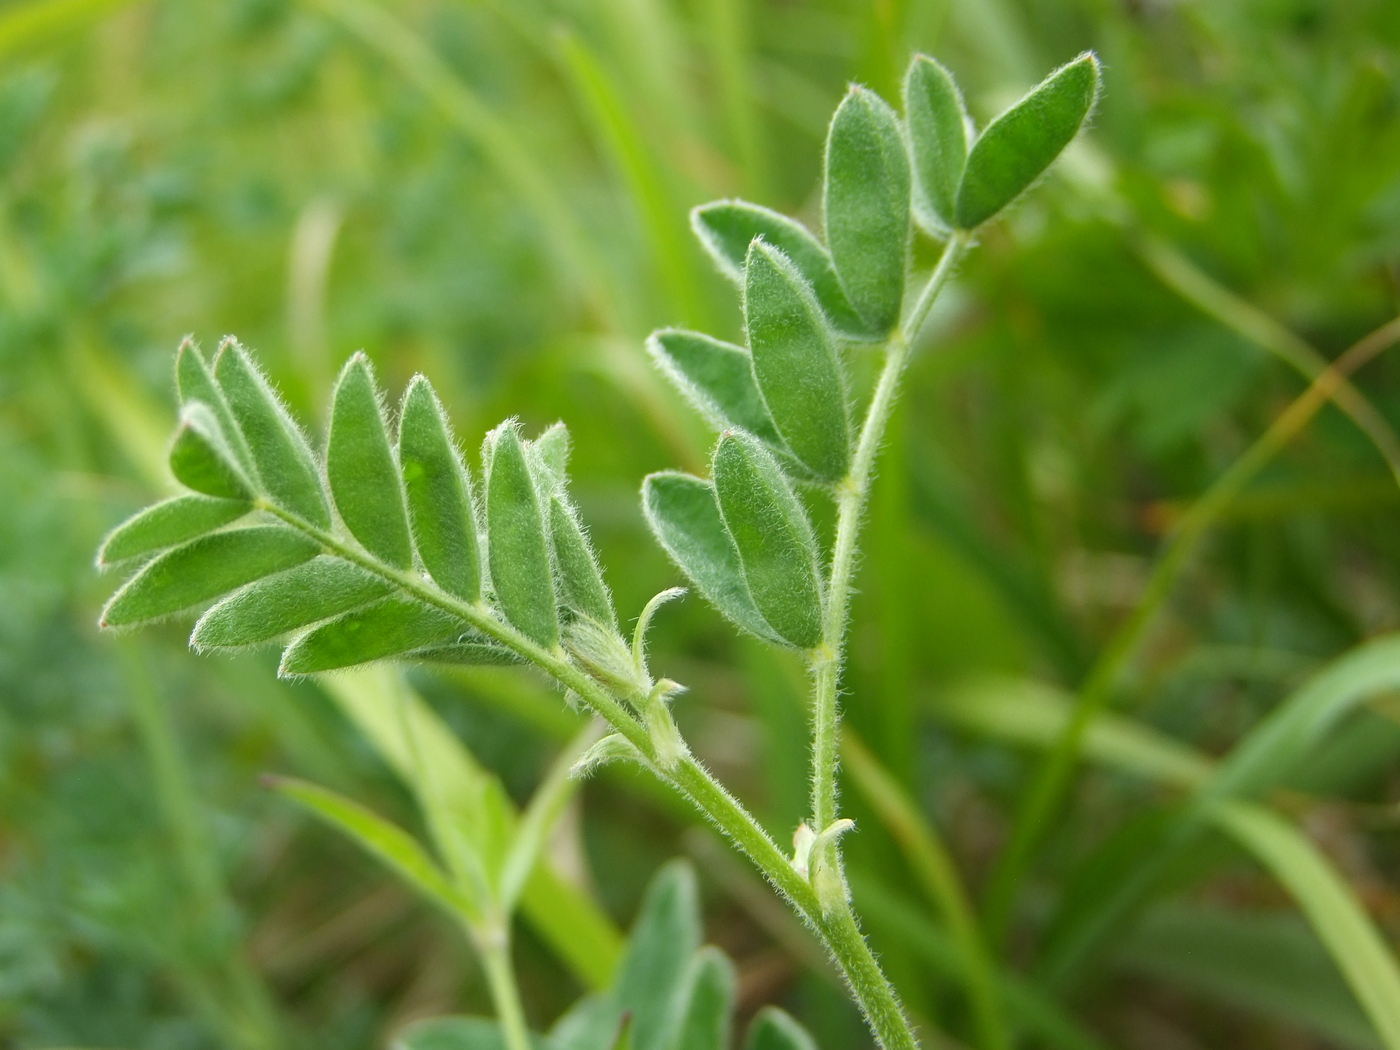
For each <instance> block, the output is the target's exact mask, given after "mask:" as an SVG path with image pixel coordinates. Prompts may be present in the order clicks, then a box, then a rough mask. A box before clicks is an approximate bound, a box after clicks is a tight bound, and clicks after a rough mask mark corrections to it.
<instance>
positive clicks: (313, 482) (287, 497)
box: [214, 342, 331, 529]
mask: <svg viewBox="0 0 1400 1050" xmlns="http://www.w3.org/2000/svg"><path fill="white" fill-rule="evenodd" d="M214 377H215V379H216V380H217V381H218V383H219V388H220V389H221V390H223V392H224V396H225V397H226V398H227V399H228V405H229V409H230V411H231V412H232V413H233V417H234V419H235V421H236V422H237V424H238V428H239V430H240V431H241V432H242V434H243V437H244V438H245V439H246V440H247V442H248V448H249V450H250V451H251V453H252V456H253V462H254V463H255V464H256V465H257V469H258V476H259V478H260V479H261V481H262V487H263V490H264V491H265V492H266V493H267V495H268V496H269V497H271V499H272V500H273V502H275V503H277V504H278V505H279V506H281V507H282V508H283V509H285V510H288V511H291V512H292V513H293V514H296V515H298V516H299V517H302V518H305V519H306V520H307V521H309V522H310V523H311V524H312V525H316V526H318V527H319V528H323V529H324V528H327V527H328V526H329V525H330V522H331V518H330V511H329V509H328V508H327V506H326V498H325V495H324V494H323V493H322V491H321V481H320V475H319V474H318V472H317V470H316V461H315V459H314V458H313V457H312V455H311V446H310V445H308V444H307V443H306V437H305V436H304V435H303V434H302V432H301V430H300V429H298V427H297V425H296V424H295V423H294V422H292V417H291V416H289V415H288V414H287V410H286V408H285V407H283V405H282V402H281V401H279V400H278V399H277V395H276V394H274V393H273V392H272V388H271V387H270V386H268V383H267V380H266V379H265V378H263V375H262V373H261V372H259V371H258V369H257V366H256V365H254V364H253V362H252V360H251V359H250V358H249V357H248V352H247V351H246V350H244V349H243V347H241V346H239V345H238V344H237V343H235V342H229V343H226V344H224V346H223V347H222V348H221V349H220V350H219V356H218V358H217V359H216V360H215V362H214Z"/></svg>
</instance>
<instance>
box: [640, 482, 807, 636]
mask: <svg viewBox="0 0 1400 1050" xmlns="http://www.w3.org/2000/svg"><path fill="white" fill-rule="evenodd" d="M642 510H643V512H644V513H645V514H646V519H647V524H648V525H650V526H651V531H652V534H653V535H654V536H655V537H656V540H657V542H658V543H660V544H661V546H662V548H663V549H664V550H665V551H666V553H667V554H669V555H670V556H671V560H672V561H673V562H675V563H676V567H677V568H678V569H680V570H681V572H683V573H685V575H686V576H687V577H688V578H689V579H690V581H691V582H692V583H694V584H695V586H696V587H697V588H698V589H699V591H700V593H701V594H702V595H704V596H705V598H706V599H707V600H708V601H709V602H710V604H711V605H713V606H714V607H715V608H716V609H718V610H719V611H720V612H721V613H722V614H723V615H724V616H725V617H726V618H728V619H729V620H730V622H732V623H733V624H734V625H735V626H736V627H739V628H741V629H742V630H745V631H748V632H749V633H750V634H754V635H757V636H758V637H760V638H762V639H764V640H766V641H770V642H777V643H780V644H781V642H782V639H781V638H780V637H779V636H778V635H777V634H776V633H775V632H774V630H773V628H772V627H770V626H768V623H767V621H765V620H764V619H763V614H762V613H760V612H759V611H758V606H756V605H754V602H753V598H752V597H751V596H750V595H749V590H748V585H747V584H745V583H744V570H743V566H742V565H740V563H739V552H738V551H737V550H735V549H734V541H733V540H732V539H731V538H730V536H729V533H728V531H727V530H726V529H725V527H724V518H723V517H722V516H721V515H720V512H719V501H718V500H717V499H716V498H715V489H714V486H713V485H711V484H710V483H709V482H708V481H705V480H703V479H702V478H697V477H693V476H692V475H690V474H681V473H678V472H675V471H666V472H664V473H660V474H652V475H649V476H648V477H647V478H646V480H645V481H643V482H642Z"/></svg>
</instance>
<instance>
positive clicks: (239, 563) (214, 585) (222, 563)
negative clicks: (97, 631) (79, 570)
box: [101, 525, 321, 627]
mask: <svg viewBox="0 0 1400 1050" xmlns="http://www.w3.org/2000/svg"><path fill="white" fill-rule="evenodd" d="M320 549H321V548H320V545H319V544H318V543H316V542H315V541H314V540H311V539H308V538H307V537H305V536H303V535H302V534H301V533H299V532H293V531H292V530H291V529H285V528H283V527H282V526H280V525H255V526H253V527H251V528H246V529H230V530H228V531H226V532H215V533H213V534H211V535H208V536H202V537H200V538H199V539H197V540H193V541H192V542H190V543H187V544H185V545H184V546H183V547H176V548H175V549H174V550H171V551H167V552H166V553H164V554H162V555H161V556H160V557H158V558H156V559H155V560H154V561H151V562H148V563H147V564H146V566H145V567H144V568H143V569H142V570H141V571H140V572H138V573H137V574H136V575H135V576H133V577H132V578H131V579H129V580H128V581H127V582H126V583H125V584H123V585H122V588H121V590H119V591H117V593H116V594H114V595H112V599H111V601H109V602H108V603H107V607H106V608H105V609H103V610H102V620H101V625H102V626H103V627H124V626H127V625H129V624H136V623H142V622H144V621H147V620H157V619H159V618H160V617H162V616H168V615H170V614H171V613H177V612H181V611H183V610H185V609H189V608H191V607H193V606H195V605H199V604H200V603H201V602H206V601H208V600H209V599H210V598H217V597H218V596H219V595H221V594H226V593H228V592H229V591H231V590H233V589H234V588H235V587H241V586H243V585H244V584H245V583H251V582H252V581H253V580H258V579H262V577H264V576H270V575H272V574H273V573H274V572H281V571H282V570H283V569H290V568H292V567H293V566H295V565H300V564H301V563H302V562H304V561H310V560H311V559H312V558H314V557H315V556H316V555H317V554H319V553H320Z"/></svg>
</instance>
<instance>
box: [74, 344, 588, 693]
mask: <svg viewBox="0 0 1400 1050" xmlns="http://www.w3.org/2000/svg"><path fill="white" fill-rule="evenodd" d="M176 377H177V382H178V385H179V389H180V394H181V397H182V399H183V400H184V405H183V407H182V410H181V420H180V425H179V428H178V429H177V431H176V435H175V438H174V441H173V442H172V444H171V451H170V462H171V469H172V472H173V473H174V475H175V477H176V478H177V480H179V481H180V482H181V483H182V484H184V485H185V486H186V487H188V488H191V489H193V490H194V491H195V493H197V494H196V495H185V496H177V497H175V498H174V499H171V500H166V501H165V502H163V503H160V504H157V505H156V506H154V507H151V508H148V509H147V510H145V511H143V512H141V513H140V514H137V515H136V516H135V517H133V518H132V519H130V520H129V521H127V522H126V523H125V524H123V525H121V526H119V527H118V528H117V529H116V530H115V531H114V532H113V533H112V534H111V535H110V536H109V537H108V539H107V541H106V543H105V544H104V545H103V548H102V552H101V554H100V555H99V560H100V561H101V562H103V563H110V562H115V561H124V560H127V559H133V558H150V560H149V561H148V562H147V563H146V564H145V565H144V566H142V567H141V568H140V569H139V571H137V572H136V574H135V575H134V576H132V577H131V579H129V580H128V581H127V582H126V584H124V585H123V586H122V588H121V589H120V590H119V591H118V592H117V594H116V595H115V596H114V597H113V598H112V600H111V601H110V602H109V603H108V605H107V608H106V609H105V610H104V612H103V617H102V622H103V625H104V626H110V627H119V626H126V625H130V624H136V623H141V622H145V621H149V620H153V619H157V618H159V617H163V616H167V615H171V614H174V613H178V612H182V611H185V610H187V609H190V608H194V607H196V606H198V605H201V604H204V603H206V602H208V601H210V600H211V599H216V598H220V597H223V600H222V601H220V602H219V603H218V604H216V605H214V606H213V607H212V608H211V609H209V610H208V611H207V612H206V613H205V614H204V616H203V617H202V618H201V619H200V621H199V623H198V624H197V625H196V627H195V630H194V634H193V636H192V639H191V641H192V643H193V644H194V645H196V646H197V647H200V648H237V647H241V646H249V645H256V644H258V643H261V642H266V641H270V640H272V639H275V638H279V637H281V636H283V635H286V634H289V633H291V632H295V631H302V632H303V633H302V634H301V635H300V636H299V637H297V638H296V639H295V640H294V641H293V642H292V644H291V645H290V646H289V647H288V648H287V650H286V652H285V653H284V654H283V661H282V670H283V672H284V673H287V674H308V673H312V672H316V671H324V670H330V669H333V668H338V667H347V666H352V665H354V664H359V663H365V662H369V661H372V660H378V659H383V658H386V657H390V656H396V655H399V654H412V655H414V656H417V657H420V658H424V659H434V660H443V661H452V662H465V663H483V662H486V663H492V662H494V663H500V662H509V661H510V660H512V659H513V657H512V655H511V653H510V652H509V651H508V650H506V649H504V648H502V647H501V646H499V645H496V644H494V643H492V642H489V641H488V640H487V639H486V638H484V637H482V636H481V635H479V634H476V633H474V632H473V631H471V630H470V628H469V624H468V620H467V618H466V616H465V615H463V614H462V613H461V612H459V610H463V608H464V607H465V606H475V605H477V604H478V603H479V602H480V601H481V599H482V598H483V597H484V596H486V597H490V598H491V599H493V600H494V601H495V603H496V605H497V607H498V608H499V611H500V613H501V615H502V616H503V618H504V619H505V620H506V621H507V622H509V623H510V624H511V625H513V626H514V627H516V628H517V629H518V630H520V631H521V632H522V633H523V634H525V635H526V636H528V637H529V638H530V639H531V640H532V641H534V642H536V643H537V644H539V645H543V646H546V647H552V646H554V645H556V644H557V643H558V640H559V616H560V605H561V604H562V605H563V607H564V609H565V611H566V612H567V613H568V614H569V615H582V616H588V617H591V618H593V619H595V620H598V621H599V622H600V623H602V624H603V625H605V626H607V627H609V628H615V618H614V614H613V612H612V604H611V599H610V598H609V596H608V592H607V588H606V586H605V585H604V584H603V581H602V576H601V574H600V572H599V570H598V567H597V564H596V562H595V560H594V558H593V554H592V551H591V549H590V547H589V545H588V542H587V539H586V537H585V536H584V533H583V531H582V529H581V527H580V526H579V523H578V519H577V515H576V514H575V512H574V510H573V508H572V505H571V504H570V502H569V500H568V496H567V494H566V492H565V488H564V468H565V463H566V460H567V444H568V437H567V433H566V432H565V431H564V430H563V428H562V426H560V427H556V428H554V429H552V430H551V431H550V432H548V433H547V434H546V435H545V437H544V438H542V439H541V441H540V442H539V447H538V448H535V447H530V446H529V443H528V442H522V441H521V440H520V438H519V435H518V433H517V432H516V429H515V428H514V426H513V425H511V426H506V427H503V428H501V429H500V430H499V431H497V432H496V435H495V437H494V439H493V440H492V441H491V442H490V443H489V450H488V451H489V455H488V457H487V468H488V469H487V472H486V494H485V499H484V501H483V504H484V510H485V519H486V520H485V523H484V528H485V534H486V537H487V543H486V544H485V547H486V550H485V551H484V552H483V550H482V549H481V548H482V546H483V545H482V544H481V542H480V539H479V534H480V533H481V532H482V530H483V526H482V524H481V523H479V522H478V515H477V509H476V506H475V502H474V500H473V496H472V491H471V480H470V477H469V475H468V473H467V469H466V467H465V465H464V464H463V462H462V460H461V457H460V456H459V454H458V452H457V449H456V447H455V444H454V442H453V439H452V436H451V431H450V428H449V426H448V423H447V419H446V415H445V413H444V412H443V409H442V406H441V405H440V404H439V402H438V399H437V397H436V395H435V394H434V393H433V390H432V387H431V386H430V384H429V383H428V381H427V380H426V379H424V378H422V377H421V376H419V377H415V378H414V380H413V381H412V382H411V383H410V384H409V386H408V389H407V391H406V392H405V394H404V398H403V403H402V406H401V409H400V411H399V419H398V433H397V441H395V440H394V439H393V438H391V436H390V430H389V426H388V423H387V421H386V418H385V412H384V409H383V406H382V404H381V395H380V392H379V389H378V387H377V385H376V383H375V380H374V376H373V373H372V370H371V368H370V365H369V362H368V360H367V359H366V358H365V357H364V355H363V354H356V355H355V356H354V357H352V358H351V359H350V361H349V362H348V363H347V364H346V366H345V368H344V369H343V371H342V372H341V375H340V377H339V379H338V380H337V382H336V387H335V393H334V398H333V403H332V408H331V420H330V430H329V435H328V439H327V445H326V454H325V458H324V471H323V470H322V467H321V466H320V465H318V463H317V460H316V457H315V455H314V454H313V453H312V451H311V446H310V444H309V443H308V442H307V440H306V438H305V436H304V435H303V434H302V433H301V431H300V430H299V429H298V427H297V426H296V424H295V423H294V422H293V421H292V418H291V416H290V415H289V414H288V412H287V410H286V409H285V407H284V406H283V405H282V403H281V402H280V401H279V400H278V398H277V397H276V395H275V394H274V393H273V391H272V389H271V387H270V386H269V384H268V383H267V380H266V379H265V378H264V377H263V375H262V374H261V372H260V371H259V370H258V369H257V367H256V365H254V364H253V362H252V359H251V358H250V357H249V355H248V354H247V352H246V351H245V350H243V348H242V347H240V346H239V345H238V344H237V343H235V342H232V341H229V342H227V343H225V344H224V345H223V346H222V347H221V348H220V350H219V354H218V357H217V359H216V361H215V363H214V367H213V368H212V369H210V368H209V366H208V365H207V364H206V362H205V361H204V359H203V357H202V356H201V355H200V353H199V351H198V349H197V348H196V347H195V346H194V344H193V343H191V342H188V341H187V342H186V343H185V344H184V345H182V346H181V348H180V351H179V354H178V357H177V363H176ZM323 477H324V483H323V481H322V478H323ZM332 507H333V508H334V514H335V518H334V519H333V517H332ZM255 510H256V511H258V512H259V516H260V518H261V519H262V520H261V521H258V522H256V523H255V524H253V525H251V526H246V527H237V528H226V526H229V525H231V524H233V523H235V522H237V521H239V519H241V518H243V517H244V516H246V515H248V514H250V513H252V512H254V511H255ZM333 521H335V522H336V523H335V524H333ZM341 526H343V530H342V528H341ZM351 541H353V542H351ZM488 577H489V579H488ZM488 583H489V584H491V585H492V586H491V587H490V588H489V589H488ZM230 592H233V593H230ZM225 596H226V597H225Z"/></svg>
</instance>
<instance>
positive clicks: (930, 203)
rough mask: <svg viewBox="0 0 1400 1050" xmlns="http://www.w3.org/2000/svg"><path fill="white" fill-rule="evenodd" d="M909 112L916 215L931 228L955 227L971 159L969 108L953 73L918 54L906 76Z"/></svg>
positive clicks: (933, 229) (920, 221)
mask: <svg viewBox="0 0 1400 1050" xmlns="http://www.w3.org/2000/svg"><path fill="white" fill-rule="evenodd" d="M904 113H905V119H906V121H907V122H908V126H909V150H910V153H912V154H913V174H914V216H915V218H917V219H918V220H919V223H920V224H921V225H922V226H923V227H924V228H925V229H927V230H931V231H941V230H946V229H950V228H952V226H953V225H954V223H953V207H954V203H955V202H956V200H957V194H958V184H959V183H960V182H961V181H962V173H963V164H964V163H965V162H966V160H967V111H966V110H965V109H964V108H963V99H962V92H960V91H959V90H958V86H957V84H955V83H954V82H953V75H952V74H951V73H949V72H948V71H947V70H946V69H944V68H943V66H942V65H940V64H939V63H938V62H935V61H934V60H933V59H931V58H929V57H928V56H927V55H915V56H914V60H913V61H912V62H910V63H909V72H908V74H907V75H906V76H905V79H904Z"/></svg>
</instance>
